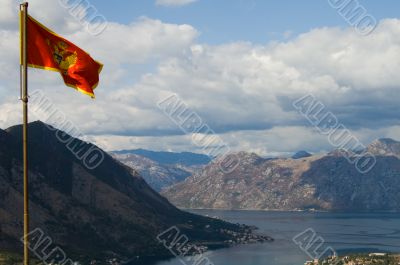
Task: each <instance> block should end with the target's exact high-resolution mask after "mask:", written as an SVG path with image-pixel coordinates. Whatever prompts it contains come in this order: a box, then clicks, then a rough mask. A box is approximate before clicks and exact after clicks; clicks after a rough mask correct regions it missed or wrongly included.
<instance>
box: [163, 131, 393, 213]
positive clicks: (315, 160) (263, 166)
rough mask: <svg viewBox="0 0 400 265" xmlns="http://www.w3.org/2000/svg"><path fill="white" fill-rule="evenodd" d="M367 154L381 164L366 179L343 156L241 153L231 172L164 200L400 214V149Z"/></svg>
mask: <svg viewBox="0 0 400 265" xmlns="http://www.w3.org/2000/svg"><path fill="white" fill-rule="evenodd" d="M367 150H368V151H369V152H371V153H373V154H374V155H375V157H376V160H377V162H376V165H375V166H374V167H373V168H372V170H370V171H369V172H368V173H360V172H359V171H357V169H356V167H355V166H354V164H351V163H349V162H348V161H347V159H346V158H345V155H347V154H346V153H344V152H343V151H339V150H338V151H334V152H331V153H328V154H326V155H318V156H317V155H314V156H310V157H304V158H298V159H291V158H289V159H264V158H261V157H259V156H257V155H256V154H249V153H245V152H240V153H238V154H236V155H237V156H238V157H239V158H240V161H241V163H240V165H239V166H238V167H237V168H236V169H235V170H234V171H233V172H231V173H223V172H222V171H221V170H220V169H219V166H218V165H217V164H210V165H208V166H207V167H206V168H205V169H204V170H203V171H202V172H200V173H198V174H195V175H193V176H192V177H189V178H188V179H187V180H186V181H184V182H182V183H179V184H176V185H174V186H172V187H170V188H168V189H166V190H165V191H164V192H163V193H162V194H163V195H165V196H166V197H167V198H168V199H169V200H170V201H171V202H172V203H173V204H175V205H176V206H178V207H183V208H212V209H247V210H248V209H255V210H337V211H400V160H399V156H398V155H400V143H399V142H396V141H394V140H391V139H382V140H377V141H375V142H373V143H372V144H371V145H370V146H368V147H367Z"/></svg>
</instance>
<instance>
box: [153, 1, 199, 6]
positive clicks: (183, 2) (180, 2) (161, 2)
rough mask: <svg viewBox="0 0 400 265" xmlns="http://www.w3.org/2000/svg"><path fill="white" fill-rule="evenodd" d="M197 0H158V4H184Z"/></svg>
mask: <svg viewBox="0 0 400 265" xmlns="http://www.w3.org/2000/svg"><path fill="white" fill-rule="evenodd" d="M196 1H197V0H156V5H158V6H184V5H188V4H191V3H194V2H196Z"/></svg>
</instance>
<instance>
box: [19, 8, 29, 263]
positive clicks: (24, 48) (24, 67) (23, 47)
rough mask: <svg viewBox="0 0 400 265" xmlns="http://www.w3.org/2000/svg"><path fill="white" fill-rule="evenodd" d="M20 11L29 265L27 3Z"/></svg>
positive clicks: (26, 255) (26, 260)
mask: <svg viewBox="0 0 400 265" xmlns="http://www.w3.org/2000/svg"><path fill="white" fill-rule="evenodd" d="M20 11H21V32H20V34H21V77H20V78H21V101H22V111H23V128H22V138H23V139H22V143H23V147H22V148H23V160H24V162H23V163H24V165H23V167H24V265H29V248H28V242H29V238H28V234H29V187H28V183H29V182H28V64H27V35H28V32H27V27H26V24H27V23H26V22H27V16H28V3H27V2H24V3H22V4H21V5H20Z"/></svg>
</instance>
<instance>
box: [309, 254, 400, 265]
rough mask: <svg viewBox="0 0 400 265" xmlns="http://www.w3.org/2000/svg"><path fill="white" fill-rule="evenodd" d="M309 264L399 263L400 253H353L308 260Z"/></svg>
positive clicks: (358, 264) (380, 264) (355, 264)
mask: <svg viewBox="0 0 400 265" xmlns="http://www.w3.org/2000/svg"><path fill="white" fill-rule="evenodd" d="M306 264H307V265H398V264H400V255H393V254H385V253H371V254H353V255H348V256H344V257H339V258H337V257H329V258H327V259H325V260H318V261H317V260H316V261H313V262H307V263H306Z"/></svg>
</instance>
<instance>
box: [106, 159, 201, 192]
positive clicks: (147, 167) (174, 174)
mask: <svg viewBox="0 0 400 265" xmlns="http://www.w3.org/2000/svg"><path fill="white" fill-rule="evenodd" d="M111 155H112V157H114V158H115V159H117V160H119V161H120V162H122V163H123V164H125V165H127V166H128V167H130V168H132V169H134V170H136V171H137V172H138V173H139V174H140V175H141V176H142V177H143V178H144V180H145V181H146V182H147V183H148V184H149V185H150V186H151V187H152V188H153V189H155V190H156V191H161V190H162V189H163V188H166V187H169V186H172V185H174V184H176V183H178V182H181V181H184V180H185V179H186V178H187V177H189V176H191V175H192V174H193V173H194V172H198V171H200V170H201V169H202V168H203V167H204V166H205V164H180V163H175V164H164V163H160V162H157V161H154V160H152V159H149V158H147V157H144V156H142V155H137V154H134V153H123V154H120V153H111Z"/></svg>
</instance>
